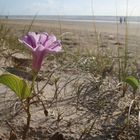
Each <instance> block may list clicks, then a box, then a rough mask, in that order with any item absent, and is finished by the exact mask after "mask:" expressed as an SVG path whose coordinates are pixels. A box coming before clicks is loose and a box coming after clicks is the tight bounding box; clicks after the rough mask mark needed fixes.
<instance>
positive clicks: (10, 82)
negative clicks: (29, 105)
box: [0, 74, 30, 99]
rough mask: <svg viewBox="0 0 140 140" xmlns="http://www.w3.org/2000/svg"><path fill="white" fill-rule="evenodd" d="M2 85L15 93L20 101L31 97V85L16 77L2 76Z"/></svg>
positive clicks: (0, 79)
mask: <svg viewBox="0 0 140 140" xmlns="http://www.w3.org/2000/svg"><path fill="white" fill-rule="evenodd" d="M0 83H2V84H4V85H5V86H7V87H8V88H10V89H11V90H12V91H14V92H15V94H16V95H17V97H19V98H20V99H26V98H28V97H29V96H30V87H29V85H28V84H27V83H26V82H25V81H24V80H23V79H21V78H20V77H18V76H16V75H13V74H2V75H0Z"/></svg>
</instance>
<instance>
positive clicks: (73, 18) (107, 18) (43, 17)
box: [0, 15, 140, 23]
mask: <svg viewBox="0 0 140 140" xmlns="http://www.w3.org/2000/svg"><path fill="white" fill-rule="evenodd" d="M34 17H35V16H31V15H26V16H25V15H10V16H1V15H0V19H4V18H8V19H26V20H32V19H33V18H34ZM121 18H122V19H123V20H124V18H125V17H123V16H121ZM35 19H36V20H56V21H59V20H61V21H75V22H76V21H81V22H93V21H96V22H112V23H113V22H114V23H116V21H117V22H119V21H120V17H116V16H65V15H59V16H52V15H51V16H48V15H47V16H46V15H37V16H36V17H35ZM127 21H128V22H130V23H140V16H129V17H127Z"/></svg>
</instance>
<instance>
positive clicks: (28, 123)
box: [22, 98, 31, 140]
mask: <svg viewBox="0 0 140 140" xmlns="http://www.w3.org/2000/svg"><path fill="white" fill-rule="evenodd" d="M26 113H27V124H26V126H25V130H24V132H23V136H22V139H23V140H26V136H27V132H28V130H29V127H30V121H31V114H30V98H27V109H26Z"/></svg>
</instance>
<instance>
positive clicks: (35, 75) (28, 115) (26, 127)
mask: <svg viewBox="0 0 140 140" xmlns="http://www.w3.org/2000/svg"><path fill="white" fill-rule="evenodd" d="M36 77H37V73H33V79H32V84H31V91H30V93H32V91H33V92H35V90H34V85H35V80H36ZM30 100H31V98H30V97H29V98H27V99H26V101H27V102H26V103H27V104H26V109H25V111H26V114H27V120H26V126H25V130H24V132H23V135H22V140H26V136H27V133H28V130H29V127H30V122H31V113H30Z"/></svg>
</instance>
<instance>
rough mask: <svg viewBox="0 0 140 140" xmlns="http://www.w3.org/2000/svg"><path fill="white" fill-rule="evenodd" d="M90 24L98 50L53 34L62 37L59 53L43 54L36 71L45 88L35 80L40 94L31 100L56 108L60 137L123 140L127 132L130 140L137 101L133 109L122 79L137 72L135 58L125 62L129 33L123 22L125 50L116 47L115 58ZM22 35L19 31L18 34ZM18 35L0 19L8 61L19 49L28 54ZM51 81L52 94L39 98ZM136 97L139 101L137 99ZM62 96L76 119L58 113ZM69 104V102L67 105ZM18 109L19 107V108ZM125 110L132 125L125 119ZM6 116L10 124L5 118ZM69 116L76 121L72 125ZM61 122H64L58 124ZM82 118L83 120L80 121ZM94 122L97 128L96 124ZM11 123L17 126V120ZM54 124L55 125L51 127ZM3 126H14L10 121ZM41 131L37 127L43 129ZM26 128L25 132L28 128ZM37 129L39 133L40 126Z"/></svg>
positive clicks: (134, 134) (0, 39)
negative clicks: (42, 66) (34, 99)
mask: <svg viewBox="0 0 140 140" xmlns="http://www.w3.org/2000/svg"><path fill="white" fill-rule="evenodd" d="M34 22H35V21H34V20H32V22H31V24H30V25H29V27H28V28H26V30H24V32H28V31H30V30H33V29H32V26H33V23H34ZM60 26H61V27H60V33H62V32H63V28H62V25H61V23H60ZM116 26H118V25H116ZM94 28H95V32H94V33H93V35H95V36H94V37H95V38H94V39H95V44H96V47H97V51H94V50H91V49H85V48H81V46H80V41H79V40H78V39H75V38H76V37H75V35H74V34H72V35H71V34H69V33H68V34H65V35H63V36H61V35H60V34H58V36H60V38H61V39H62V45H63V49H64V52H62V53H61V54H58V55H56V56H54V55H49V56H48V57H47V58H46V61H45V62H44V68H45V69H43V70H42V71H41V72H40V75H41V76H43V78H44V79H45V84H44V83H43V84H44V86H43V87H42V89H40V90H39V88H40V87H39V86H38V84H39V82H37V83H36V85H37V89H36V90H37V91H39V92H40V94H39V95H40V97H41V101H40V100H36V101H33V103H34V102H35V103H34V104H35V105H36V107H37V106H38V104H42V106H43V108H44V104H45V106H47V107H48V108H47V107H46V108H47V109H46V108H45V109H46V110H48V109H51V110H52V111H53V112H55V114H56V116H57V117H56V118H55V123H54V124H53V125H52V127H53V128H52V129H54V131H59V132H61V131H62V133H63V134H64V135H65V133H66V134H67V135H69V139H72V138H73V139H79V140H86V139H88V138H90V137H92V138H97V137H98V136H101V137H106V138H108V139H110V138H113V139H123V137H125V138H126V139H127V138H128V137H129V136H130V135H132V136H131V137H132V139H133V138H134V139H135V138H137V137H139V134H138V125H137V113H136V111H138V110H139V108H138V106H137V105H134V106H133V107H132V105H133V102H134V99H133V100H132V99H131V94H132V93H133V91H132V89H131V88H129V87H128V85H127V84H126V83H124V79H125V78H126V77H127V76H128V75H133V76H136V74H137V73H136V71H137V70H136V69H135V67H134V63H133V62H134V61H135V60H132V59H131V60H130V59H129V56H128V35H129V34H128V26H127V22H126V29H125V30H126V34H125V44H124V50H123V52H120V46H119V45H118V46H117V58H115V57H114V53H113V52H112V50H111V49H107V47H108V46H106V45H105V47H104V46H103V45H104V44H103V41H104V38H103V37H104V36H103V35H102V33H98V30H97V28H96V23H94ZM117 32H118V27H117ZM22 33H23V32H21V33H20V34H21V35H22ZM117 36H118V33H117ZM18 37H19V36H17V35H13V33H12V30H11V28H9V27H8V26H6V25H5V24H3V23H0V45H1V47H0V49H1V51H2V52H3V54H4V55H2V56H1V57H3V56H5V59H6V60H7V61H9V59H7V57H8V56H10V55H12V54H13V53H15V52H17V51H18V52H19V53H23V52H24V54H27V53H28V52H27V51H25V50H24V49H22V48H23V47H21V46H20V44H19V43H18V40H17V39H18ZM79 38H80V36H79ZM118 42H119V41H118V39H117V43H118ZM73 46H74V47H73ZM75 46H76V47H75ZM7 51H8V54H7ZM7 55H8V56H7ZM5 67H9V65H8V64H7V65H5ZM12 67H13V66H12ZM122 83H123V84H122ZM50 85H52V88H53V90H52V91H53V92H52V91H51V92H52V96H51V98H49V97H48V98H49V99H48V98H47V99H46V98H44V93H45V94H46V92H48V91H46V90H44V89H45V87H47V88H49V87H50ZM49 92H50V91H49ZM124 92H125V93H126V94H124ZM137 96H138V95H137ZM135 98H136V100H138V101H139V99H138V97H135ZM63 100H67V101H68V102H66V104H65V105H64V106H67V107H68V109H69V110H70V109H71V107H74V108H75V109H74V110H75V112H74V113H73V115H74V116H76V117H75V118H69V117H68V116H69V115H68V114H69V113H70V112H69V111H68V110H67V109H64V110H62V112H61V102H62V103H63ZM47 101H48V102H47ZM18 102H19V101H18ZM129 103H130V106H129ZM69 104H70V105H71V106H68V105H69ZM14 105H15V104H13V102H12V104H11V106H10V107H11V108H12V107H13V106H14ZM14 110H16V106H14ZM81 110H83V112H82V111H81ZM18 111H19V110H18ZM18 111H15V112H16V115H17V114H18V115H19V112H18ZM20 112H22V111H21V110H20ZM85 112H86V113H85ZM130 112H132V114H131V117H132V119H131V118H130ZM78 113H79V114H78ZM46 114H47V113H46ZM65 114H66V116H65ZM128 114H129V120H131V121H130V122H131V123H130V122H129V123H128ZM13 116H14V118H16V117H17V116H15V114H14V115H13ZM84 118H87V120H86V121H87V122H84ZM6 119H7V120H6V121H7V122H9V118H6ZM10 119H11V118H10ZM65 119H66V120H65ZM71 120H75V121H76V122H75V124H73V122H72V121H71ZM107 120H109V121H110V122H108V124H106V121H107ZM113 120H114V121H113ZM64 122H65V123H67V126H65V125H64V126H63V123H64ZM81 122H82V123H83V124H80V123H81ZM65 123H64V124H65ZM100 123H101V124H100ZM99 124H100V127H101V128H100V129H101V131H100V130H98V129H99V128H97V126H98V125H99ZM13 125H14V126H16V124H13ZM49 125H50V124H49ZM54 125H56V126H55V127H54ZM109 125H110V126H109ZM8 127H10V129H11V128H12V129H13V126H11V125H9V126H8ZM22 127H23V126H22ZM50 127H51V126H50ZM75 127H76V129H75V132H74V135H72V134H69V133H70V131H71V129H73V128H75ZM63 128H66V129H68V131H63ZM36 129H37V128H36ZM40 129H41V130H42V129H43V128H40ZM20 130H22V129H20ZM31 130H32V129H30V131H29V134H30V133H31V132H32V131H31ZM36 131H37V132H38V131H39V130H36ZM42 131H43V130H42ZM37 132H36V133H37ZM14 133H16V135H17V137H20V136H21V132H19V130H17V129H14ZM75 133H77V134H75ZM96 133H98V134H99V135H98V134H96ZM107 134H108V135H107ZM33 135H35V134H33ZM41 135H43V134H41ZM75 135H76V136H75ZM29 136H30V135H29ZM74 136H75V137H74ZM94 136H95V137H94Z"/></svg>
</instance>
